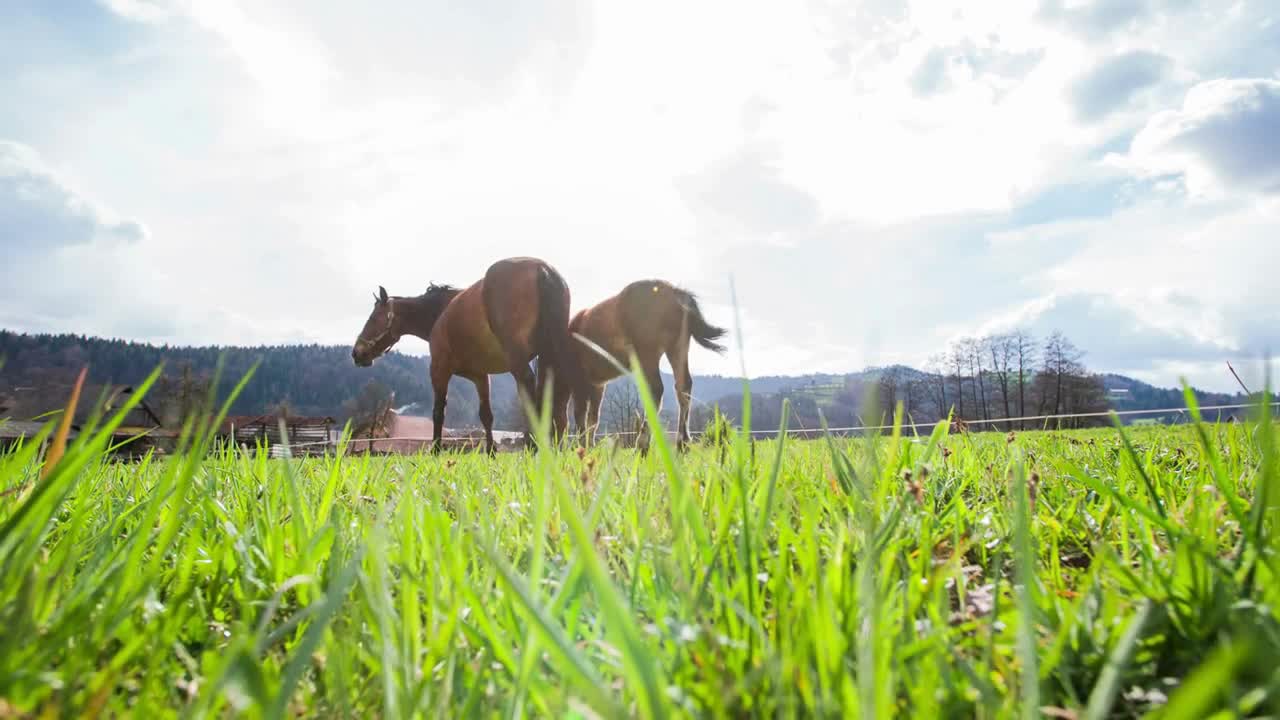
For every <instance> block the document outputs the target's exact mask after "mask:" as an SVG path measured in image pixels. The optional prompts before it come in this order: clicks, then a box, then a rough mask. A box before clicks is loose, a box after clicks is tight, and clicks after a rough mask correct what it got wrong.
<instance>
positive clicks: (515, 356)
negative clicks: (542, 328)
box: [505, 346, 537, 447]
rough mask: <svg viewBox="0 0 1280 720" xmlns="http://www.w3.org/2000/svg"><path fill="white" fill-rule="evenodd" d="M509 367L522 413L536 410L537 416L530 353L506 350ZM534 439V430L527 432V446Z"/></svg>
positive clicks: (520, 349) (525, 436) (525, 437)
mask: <svg viewBox="0 0 1280 720" xmlns="http://www.w3.org/2000/svg"><path fill="white" fill-rule="evenodd" d="M505 351H506V356H507V367H508V368H509V369H510V372H511V375H512V377H514V378H515V379H516V396H517V399H518V400H519V402H520V409H521V410H522V411H524V410H526V409H527V408H534V415H535V416H536V415H537V410H536V408H537V400H535V399H534V398H535V397H537V396H536V394H535V393H536V392H537V389H536V383H535V382H534V376H533V370H531V369H529V360H528V357H529V355H528V353H527V352H525V351H524V349H523V348H512V347H509V346H508V347H507V348H506V350H505ZM532 438H533V432H532V430H531V429H530V430H526V431H525V434H524V441H525V446H526V447H527V446H529V445H530V444H531V441H532Z"/></svg>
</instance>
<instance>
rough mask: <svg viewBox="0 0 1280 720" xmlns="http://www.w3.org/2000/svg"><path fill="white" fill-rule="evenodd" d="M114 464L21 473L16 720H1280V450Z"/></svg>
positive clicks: (1167, 437)
mask: <svg viewBox="0 0 1280 720" xmlns="http://www.w3.org/2000/svg"><path fill="white" fill-rule="evenodd" d="M649 409H650V411H652V408H649ZM651 416H652V413H651ZM103 438H104V436H102V435H101V434H95V433H92V432H88V433H82V435H81V436H80V438H79V439H78V440H77V441H76V443H74V444H73V445H72V446H70V447H69V448H68V450H67V453H66V455H65V456H64V458H63V459H62V461H61V462H60V463H59V464H58V465H57V466H56V467H55V468H54V469H53V472H52V473H51V474H50V475H49V477H48V478H47V479H46V480H43V481H41V480H40V479H39V464H38V458H37V446H36V445H28V446H26V447H24V448H20V449H18V450H16V451H13V452H11V453H9V454H7V455H3V456H0V492H3V493H4V495H3V497H0V580H2V584H0V717H6V716H9V715H20V714H30V715H31V716H37V715H40V714H41V713H49V714H50V716H68V715H75V716H79V715H82V714H83V715H94V714H96V713H99V712H101V713H103V714H105V715H107V716H120V715H126V714H133V715H135V716H137V717H165V716H183V717H186V716H192V717H206V716H225V715H243V716H246V717H272V718H278V717H285V716H290V715H295V714H305V715H307V716H313V717H345V716H351V717H411V716H420V717H501V718H520V717H591V716H598V717H606V718H612V717H637V716H639V717H682V716H684V717H688V716H695V717H744V716H753V717H800V716H804V717H811V716H824V717H890V716H892V715H895V714H898V715H911V716H918V717H966V718H967V717H977V718H1002V717H1036V716H1041V715H1043V714H1047V715H1050V716H1054V717H1080V718H1102V717H1139V716H1144V715H1146V714H1149V713H1154V714H1155V715H1156V716H1159V717H1169V718H1174V717H1195V718H1202V717H1209V716H1211V715H1213V714H1214V713H1222V715H1221V716H1222V717H1236V716H1259V717H1260V716H1265V715H1268V714H1271V715H1274V714H1275V713H1276V712H1277V708H1278V707H1280V625H1278V624H1277V620H1276V615H1275V608H1276V607H1277V606H1278V605H1280V582H1277V578H1276V570H1277V569H1278V568H1280V558H1278V557H1277V555H1276V550H1277V544H1278V541H1277V537H1280V536H1278V535H1277V527H1276V513H1277V509H1280V472H1278V470H1277V468H1278V467H1280V466H1278V465H1277V458H1276V450H1275V448H1276V437H1275V426H1274V425H1273V424H1272V423H1271V421H1270V418H1269V417H1262V418H1259V421H1258V422H1257V423H1241V424H1222V425H1197V426H1182V427H1177V428H1161V427H1150V428H1137V429H1132V428H1131V429H1126V431H1125V433H1124V435H1123V436H1122V435H1121V434H1120V432H1119V431H1118V430H1116V429H1108V430H1091V431H1077V432H1071V433H1060V432H1027V433H1018V434H1017V435H1015V436H1013V437H1012V439H1010V438H1009V437H1007V436H1006V435H1004V434H1002V433H986V434H974V435H969V436H960V435H946V434H945V433H944V432H942V431H940V432H937V433H935V434H934V435H933V436H930V437H919V438H915V437H900V436H899V435H898V434H897V433H894V434H890V435H888V436H885V437H881V438H878V439H859V440H835V439H822V440H813V441H803V442H799V441H791V440H788V441H785V442H782V441H779V440H777V439H767V440H762V441H760V442H757V443H756V445H755V447H754V449H753V448H752V447H751V446H750V445H749V444H748V443H747V442H745V439H744V438H743V437H742V436H740V435H739V436H735V437H734V438H731V439H730V447H729V449H728V452H726V453H724V454H723V459H722V453H721V451H720V449H718V448H709V447H697V448H695V449H693V450H692V451H691V452H689V453H688V454H684V455H680V454H676V453H674V452H672V450H671V448H670V447H669V446H667V445H666V444H665V443H662V442H658V443H656V444H655V446H654V450H653V452H651V453H650V454H649V455H648V456H647V457H641V456H640V455H638V454H637V453H636V452H635V451H632V450H616V451H615V450H611V449H608V448H605V447H602V448H600V449H597V450H595V451H593V452H591V453H588V454H587V455H586V456H585V457H578V455H577V454H576V453H573V452H555V453H542V454H523V453H522V454H503V455H500V456H499V457H498V458H496V459H489V458H487V457H485V456H483V455H478V454H464V455H456V456H449V455H444V456H439V457H431V456H420V457H397V458H367V457H348V456H343V455H342V454H339V455H338V456H337V457H332V458H328V459H307V460H271V459H268V458H266V457H265V456H264V455H262V454H243V453H232V452H225V451H219V450H215V451H214V452H213V453H212V454H210V455H208V456H206V455H205V453H204V450H205V449H206V443H207V441H208V434H207V432H204V431H203V430H202V429H201V428H196V427H193V428H191V433H190V435H189V438H188V439H189V443H190V447H191V448H192V452H190V453H187V454H184V455H180V456H176V457H171V458H167V459H160V458H153V459H150V460H147V461H144V462H141V463H138V464H119V463H110V462H105V461H103V459H102V451H103V449H104V446H105V439H103Z"/></svg>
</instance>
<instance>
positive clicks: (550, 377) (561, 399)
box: [533, 357, 569, 443]
mask: <svg viewBox="0 0 1280 720" xmlns="http://www.w3.org/2000/svg"><path fill="white" fill-rule="evenodd" d="M548 384H550V385H551V386H552V387H551V391H552V392H551V397H549V398H548V397H544V396H545V395H546V394H547V385H548ZM533 392H534V398H535V401H536V403H537V407H538V408H539V410H541V407H542V403H543V401H544V400H545V401H547V402H550V403H551V433H552V440H553V441H554V442H556V443H559V442H560V441H561V439H563V437H564V433H565V430H566V429H567V428H568V426H569V387H568V385H567V383H566V380H565V379H564V378H557V377H556V376H555V372H554V369H553V368H552V366H551V363H550V362H548V361H547V360H546V359H544V358H542V357H539V358H538V377H537V380H536V382H535V383H534V390H533Z"/></svg>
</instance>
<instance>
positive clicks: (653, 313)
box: [569, 280, 725, 449]
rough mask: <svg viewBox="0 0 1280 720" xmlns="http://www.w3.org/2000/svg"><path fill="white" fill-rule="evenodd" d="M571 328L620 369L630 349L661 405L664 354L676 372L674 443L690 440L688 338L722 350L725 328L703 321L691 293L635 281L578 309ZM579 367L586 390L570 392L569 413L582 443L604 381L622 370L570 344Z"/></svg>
mask: <svg viewBox="0 0 1280 720" xmlns="http://www.w3.org/2000/svg"><path fill="white" fill-rule="evenodd" d="M569 332H570V333H571V334H578V335H581V336H582V337H585V338H587V339H588V340H590V341H591V342H593V343H595V344H596V345H599V346H600V348H601V349H603V350H605V351H606V352H608V353H609V354H610V355H612V356H613V357H614V359H616V360H617V361H618V363H619V364H621V365H622V366H623V367H630V365H631V359H630V358H631V353H632V352H634V353H635V355H636V359H637V360H639V363H640V368H641V370H642V371H643V372H644V376H645V382H647V383H648V385H649V390H650V392H651V393H652V396H653V400H654V404H656V405H657V406H658V407H659V408H661V407H662V375H661V374H660V373H659V371H658V361H659V360H661V358H662V356H663V355H666V356H667V362H669V363H671V370H672V372H673V374H674V375H675V382H676V399H677V401H678V402H679V403H680V419H679V423H678V426H677V436H676V443H677V445H678V447H680V448H682V449H683V448H684V447H685V445H686V443H687V442H688V441H689V404H690V402H691V400H692V395H691V393H692V391H693V375H692V374H691V373H690V372H689V341H690V340H694V341H696V342H697V343H698V344H699V345H701V346H703V347H705V348H707V349H708V350H714V351H715V352H717V353H723V352H724V351H725V348H724V346H723V345H720V344H718V343H716V342H715V341H716V340H717V339H719V338H721V337H723V336H724V334H725V330H724V328H719V327H716V326H715V325H712V324H710V323H708V322H707V320H706V318H704V317H703V316H702V310H701V309H699V307H698V300H697V298H696V297H695V296H694V295H693V293H691V292H689V291H687V290H682V289H680V288H678V287H676V286H674V285H672V284H671V283H669V282H666V281H664V280H639V281H636V282H633V283H631V284H629V285H627V286H626V287H624V288H623V289H622V291H621V292H619V293H618V294H617V295H614V296H613V297H610V298H608V299H606V300H604V301H602V302H601V303H599V304H598V305H596V306H594V307H591V308H587V309H585V310H581V311H579V312H578V314H576V315H574V317H573V320H571V321H569ZM574 351H575V354H576V355H577V360H578V362H577V367H578V368H579V369H580V370H581V371H582V374H583V375H582V384H583V385H586V386H588V389H587V392H586V394H574V395H573V414H574V419H575V421H576V422H577V424H578V431H579V433H581V434H582V439H583V442H584V443H585V444H587V445H590V444H591V443H592V442H593V441H594V439H595V431H596V428H597V427H598V426H599V424H600V402H601V401H602V400H603V399H604V390H605V385H606V384H607V383H608V382H609V381H610V380H613V379H614V378H617V377H618V376H619V375H621V373H620V372H619V371H618V368H617V367H615V366H614V365H613V363H611V362H609V360H608V359H606V358H603V357H601V356H600V354H599V353H597V352H596V351H595V350H594V349H593V348H591V347H589V346H587V345H585V344H583V343H582V342H579V341H576V340H575V342H574Z"/></svg>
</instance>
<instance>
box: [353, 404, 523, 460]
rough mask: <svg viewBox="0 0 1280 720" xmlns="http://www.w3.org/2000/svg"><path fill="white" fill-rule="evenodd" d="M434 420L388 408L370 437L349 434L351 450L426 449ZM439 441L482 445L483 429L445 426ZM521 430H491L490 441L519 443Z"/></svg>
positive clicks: (446, 444) (508, 445)
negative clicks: (382, 422) (383, 425)
mask: <svg viewBox="0 0 1280 720" xmlns="http://www.w3.org/2000/svg"><path fill="white" fill-rule="evenodd" d="M434 429H435V424H434V423H433V422H432V421H431V418H428V417H422V416H418V415H402V414H400V413H397V412H395V411H394V410H393V411H391V412H390V414H389V418H388V422H387V423H386V428H385V429H381V430H378V431H377V432H376V434H375V436H374V438H373V439H372V440H370V439H368V438H364V437H359V438H352V440H351V442H350V445H349V447H350V449H351V451H352V452H357V453H368V452H372V453H374V454H375V455H412V454H414V453H419V452H430V450H431V441H432V433H433V431H434ZM440 436H441V437H440V442H441V445H443V446H444V447H446V448H449V449H453V450H470V449H475V448H481V447H483V446H484V430H481V429H479V428H469V429H452V428H445V429H444V431H443V432H441V433H440ZM523 438H524V434H523V433H518V432H504V431H501V430H495V431H494V433H493V439H494V442H496V443H497V444H498V448H499V449H508V448H516V447H519V444H520V442H521V440H522V439H523Z"/></svg>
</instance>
